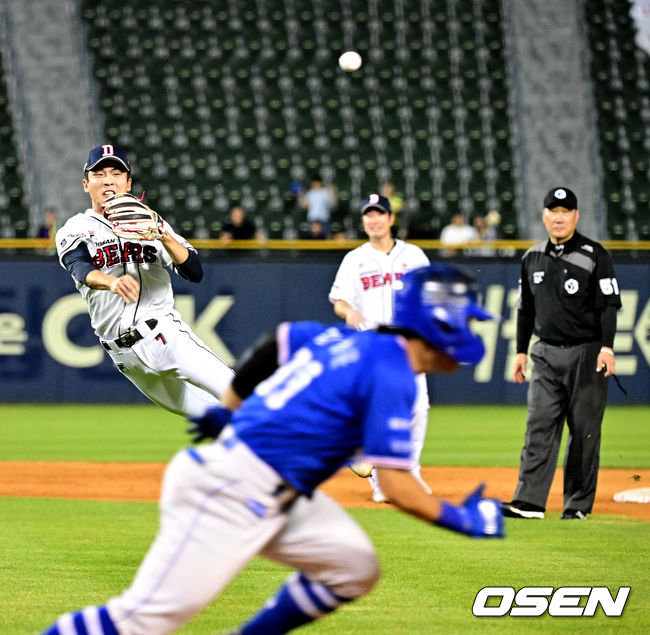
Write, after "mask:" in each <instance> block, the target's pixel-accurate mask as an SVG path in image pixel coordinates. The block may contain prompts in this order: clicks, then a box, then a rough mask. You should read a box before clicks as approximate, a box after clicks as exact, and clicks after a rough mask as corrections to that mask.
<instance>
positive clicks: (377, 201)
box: [361, 194, 393, 216]
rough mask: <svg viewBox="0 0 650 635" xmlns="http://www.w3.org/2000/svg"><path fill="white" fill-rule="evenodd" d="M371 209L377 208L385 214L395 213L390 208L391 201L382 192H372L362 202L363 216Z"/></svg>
mask: <svg viewBox="0 0 650 635" xmlns="http://www.w3.org/2000/svg"><path fill="white" fill-rule="evenodd" d="M371 209H376V210H377V211H379V212H383V213H384V214H392V213H393V212H392V210H391V208H390V201H389V200H388V199H387V198H386V197H385V196H381V194H371V195H370V196H369V197H368V198H367V199H366V200H365V201H363V203H361V215H362V216H363V215H364V214H365V213H366V212H369V211H370V210H371Z"/></svg>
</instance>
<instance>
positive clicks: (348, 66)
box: [339, 51, 361, 73]
mask: <svg viewBox="0 0 650 635" xmlns="http://www.w3.org/2000/svg"><path fill="white" fill-rule="evenodd" d="M339 66H340V67H341V70H344V71H345V72H346V73H351V72H353V71H358V70H359V69H360V68H361V55H359V53H357V52H356V51H346V52H345V53H343V54H342V55H341V57H339Z"/></svg>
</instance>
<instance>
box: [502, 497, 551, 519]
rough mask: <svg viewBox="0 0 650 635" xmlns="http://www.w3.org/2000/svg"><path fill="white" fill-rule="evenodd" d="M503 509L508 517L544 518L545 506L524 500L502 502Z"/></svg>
mask: <svg viewBox="0 0 650 635" xmlns="http://www.w3.org/2000/svg"><path fill="white" fill-rule="evenodd" d="M501 511H502V512H503V515H504V516H507V517H508V518H538V519H541V518H544V508H543V507H540V506H539V505H533V504H532V503H525V502H523V501H511V502H509V503H501Z"/></svg>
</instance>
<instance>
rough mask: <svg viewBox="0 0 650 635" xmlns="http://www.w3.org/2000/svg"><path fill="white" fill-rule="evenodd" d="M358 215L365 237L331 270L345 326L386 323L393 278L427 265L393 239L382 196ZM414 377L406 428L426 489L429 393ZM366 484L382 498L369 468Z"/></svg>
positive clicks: (367, 203) (423, 257)
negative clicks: (414, 394) (414, 396)
mask: <svg viewBox="0 0 650 635" xmlns="http://www.w3.org/2000/svg"><path fill="white" fill-rule="evenodd" d="M361 220H362V222H363V229H364V231H365V232H366V234H367V235H368V242H367V243H364V244H363V245H361V246H360V247H357V248H356V249H353V250H352V251H350V252H348V253H347V254H346V255H345V256H344V258H343V260H342V261H341V265H340V266H339V269H338V271H337V272H336V277H335V279H334V284H333V285H332V288H331V290H330V293H329V300H330V302H332V303H333V304H334V313H336V315H338V316H339V317H340V318H343V319H344V320H345V323H346V324H347V325H348V326H350V327H351V328H354V329H357V330H366V329H372V328H375V327H377V326H379V325H380V324H390V323H391V320H392V318H393V283H394V282H395V281H396V280H399V279H400V278H401V277H402V276H403V275H404V274H405V273H406V272H407V271H410V270H411V269H416V268H417V267H423V266H425V265H428V264H429V259H428V258H427V257H426V255H425V253H424V252H423V251H422V250H421V249H420V248H419V247H418V246H417V245H411V244H409V243H406V242H404V241H403V240H400V239H398V238H393V235H392V232H391V229H392V227H393V225H394V223H395V217H394V215H393V213H392V210H391V207H390V202H389V200H388V199H387V198H386V197H385V196H381V195H379V194H371V195H370V196H369V197H368V198H367V199H366V200H365V201H363V203H362V204H361ZM417 382H418V396H417V401H416V404H415V409H414V413H413V421H412V426H413V429H412V430H411V436H412V439H413V443H414V446H415V449H416V460H417V466H416V467H414V468H413V475H414V476H415V478H416V479H417V480H418V481H419V482H420V483H421V485H422V486H423V487H424V488H425V489H426V490H427V491H430V490H429V486H428V485H427V484H426V483H425V482H424V481H423V480H422V477H421V476H420V465H419V459H420V454H421V453H422V447H423V446H424V437H425V435H426V431H427V420H428V414H429V394H428V390H427V382H426V377H425V376H424V374H421V375H419V376H418V379H417ZM367 467H368V468H369V467H370V466H367ZM365 469H366V467H365V466H364V465H362V464H358V465H357V466H353V470H354V471H355V472H356V473H357V474H359V475H360V476H366V473H364V472H365ZM370 485H371V486H372V491H373V494H372V498H373V500H374V501H375V502H377V503H385V502H387V498H386V496H384V493H383V492H382V491H381V488H380V487H379V483H378V482H377V477H376V474H375V473H374V471H373V473H372V474H371V475H370Z"/></svg>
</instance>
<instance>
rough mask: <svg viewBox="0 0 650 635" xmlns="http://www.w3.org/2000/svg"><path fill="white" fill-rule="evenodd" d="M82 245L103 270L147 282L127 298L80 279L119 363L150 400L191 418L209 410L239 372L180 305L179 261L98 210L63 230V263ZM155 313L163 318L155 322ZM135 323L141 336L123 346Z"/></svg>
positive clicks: (97, 327)
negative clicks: (121, 233) (119, 231)
mask: <svg viewBox="0 0 650 635" xmlns="http://www.w3.org/2000/svg"><path fill="white" fill-rule="evenodd" d="M164 226H165V230H166V231H167V232H169V233H170V234H171V235H172V236H173V237H174V238H175V239H176V240H177V241H178V242H179V243H180V244H181V245H183V246H185V247H186V248H188V249H192V250H194V248H193V247H192V245H190V243H188V242H187V241H186V240H185V238H183V237H182V236H179V235H178V234H176V233H175V232H174V231H173V230H172V228H171V227H170V225H169V224H168V223H166V222H165V223H164ZM81 243H85V244H86V246H87V247H88V251H89V253H90V257H91V258H92V260H93V264H94V265H95V267H96V268H97V269H99V270H101V271H103V272H104V273H107V274H109V275H112V276H116V277H119V276H123V275H125V274H129V275H131V276H132V277H133V278H134V279H135V280H137V281H138V283H139V285H140V296H139V298H138V301H137V302H132V303H129V304H126V303H125V302H124V300H122V298H121V297H120V296H119V295H117V294H115V293H112V292H111V291H108V290H105V289H92V288H90V287H89V286H87V285H86V284H84V283H83V282H82V281H79V280H75V284H76V287H77V290H78V291H79V293H80V294H81V296H82V297H83V298H84V300H85V301H86V303H87V304H88V313H89V314H90V321H91V324H92V327H93V329H94V331H95V333H96V335H97V336H98V337H99V338H100V340H101V342H102V345H103V347H104V348H105V349H106V350H107V352H108V354H109V355H110V356H111V358H112V359H113V362H114V363H115V365H116V366H117V368H118V369H119V370H120V372H122V373H123V374H124V376H125V377H127V378H128V379H129V380H130V381H131V382H133V383H134V384H135V385H136V386H137V388H138V389H139V390H140V391H141V392H142V393H144V394H145V395H146V396H147V397H149V399H151V400H152V401H154V402H155V403H157V404H159V405H161V406H163V407H165V408H167V409H168V410H171V411H172V412H176V413H178V414H183V415H185V416H196V415H200V414H203V412H204V411H205V409H206V408H207V407H208V406H209V405H212V404H214V403H217V402H218V397H219V395H221V393H222V391H223V390H224V389H225V387H226V386H227V385H228V384H229V383H230V380H231V379H232V375H233V373H232V370H231V369H230V368H229V367H228V366H227V365H226V364H225V363H224V362H223V361H222V360H221V359H220V358H219V357H217V356H216V355H215V354H214V353H213V352H212V351H211V350H210V349H209V348H208V347H207V346H206V345H205V344H204V343H203V342H202V341H201V340H200V339H199V338H198V337H197V336H196V335H195V334H194V333H193V332H192V330H191V329H190V327H189V326H188V325H187V324H186V323H185V322H183V321H182V319H181V316H180V314H179V313H178V312H177V311H176V310H175V309H174V294H173V291H172V286H171V280H170V278H169V274H168V273H167V271H166V269H165V267H170V268H171V267H173V262H172V259H171V256H170V255H169V254H168V253H167V250H166V249H165V248H164V246H163V244H162V243H161V242H160V241H159V240H153V241H151V240H136V239H131V238H129V239H122V238H119V237H118V236H116V235H115V234H114V233H113V230H112V228H111V224H110V223H109V222H108V220H107V219H106V218H104V216H102V215H101V214H98V213H96V212H95V211H93V210H92V209H87V210H86V211H85V212H84V213H81V214H76V215H75V216H72V217H71V218H70V219H69V220H68V221H67V222H66V223H65V225H64V226H63V227H61V229H59V231H58V232H57V234H56V245H57V251H58V254H59V261H60V262H61V266H64V265H63V257H64V256H65V254H66V253H68V252H69V251H71V250H73V249H75V248H77V247H79V245H80V244H81ZM73 279H74V278H73ZM152 319H155V320H156V321H157V323H156V325H155V326H154V327H153V328H152V327H151V326H150V324H151V322H150V321H151V320H152ZM147 322H149V324H148V323H147ZM134 329H135V330H137V331H138V334H139V335H140V336H142V337H141V339H140V340H138V341H137V342H136V343H135V344H133V345H132V346H128V347H124V346H119V345H118V344H117V343H116V341H115V340H116V339H117V338H119V337H120V336H122V335H124V334H126V333H129V332H131V331H133V330H134Z"/></svg>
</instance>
